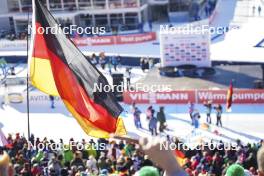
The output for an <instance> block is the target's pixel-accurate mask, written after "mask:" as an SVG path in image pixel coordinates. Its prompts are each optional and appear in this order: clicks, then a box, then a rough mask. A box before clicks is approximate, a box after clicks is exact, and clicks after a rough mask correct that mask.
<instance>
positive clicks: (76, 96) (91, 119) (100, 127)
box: [29, 0, 126, 138]
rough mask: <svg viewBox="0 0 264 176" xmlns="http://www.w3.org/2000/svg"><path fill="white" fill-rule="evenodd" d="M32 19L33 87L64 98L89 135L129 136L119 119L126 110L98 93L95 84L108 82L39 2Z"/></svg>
mask: <svg viewBox="0 0 264 176" xmlns="http://www.w3.org/2000/svg"><path fill="white" fill-rule="evenodd" d="M32 16H33V19H32V29H33V30H32V32H33V36H32V41H31V42H32V48H31V50H32V57H31V58H30V60H29V67H30V68H29V69H30V80H31V82H32V84H33V85H34V86H35V87H36V88H38V89H39V90H41V91H43V92H45V93H47V94H49V95H53V96H60V97H61V99H62V100H63V102H64V104H65V106H66V107H67V109H68V110H69V111H70V112H71V114H72V115H73V116H74V117H75V119H76V120H77V121H78V123H79V124H80V126H81V127H82V128H83V130H84V131H85V132H86V133H87V134H88V135H90V136H94V137H103V138H107V137H109V135H110V134H113V133H114V134H117V135H122V134H126V130H125V128H124V124H123V121H122V119H121V118H119V115H120V113H121V112H122V111H123V109H122V107H121V106H120V105H119V104H118V102H117V101H116V99H115V97H114V95H113V93H112V92H98V91H97V92H94V85H95V84H97V85H102V86H105V85H108V82H107V80H106V78H105V77H104V76H103V75H102V74H101V73H100V72H99V71H98V70H97V68H96V67H95V66H93V64H91V63H90V61H88V60H87V59H86V58H85V56H84V55H83V54H82V53H81V52H80V51H79V50H78V49H77V47H76V46H75V45H74V44H73V43H72V42H71V40H70V39H68V38H67V36H66V35H65V34H63V31H62V29H61V28H60V27H58V26H59V25H58V24H57V23H56V20H55V19H54V17H53V16H52V15H51V14H50V12H49V11H48V10H47V9H46V8H45V7H44V5H43V4H42V3H41V2H40V1H39V0H34V1H33V15H32ZM51 29H56V30H53V31H52V30H51ZM54 31H55V32H54Z"/></svg>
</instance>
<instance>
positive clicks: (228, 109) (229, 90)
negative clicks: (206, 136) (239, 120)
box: [226, 81, 233, 112]
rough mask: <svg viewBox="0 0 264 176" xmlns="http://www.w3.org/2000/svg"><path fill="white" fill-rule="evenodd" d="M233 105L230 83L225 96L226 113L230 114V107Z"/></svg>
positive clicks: (231, 84) (231, 83)
mask: <svg viewBox="0 0 264 176" xmlns="http://www.w3.org/2000/svg"><path fill="white" fill-rule="evenodd" d="M232 103H233V82H232V81H231V82H230V86H229V89H228V91H227V96H226V111H227V112H231V106H232Z"/></svg>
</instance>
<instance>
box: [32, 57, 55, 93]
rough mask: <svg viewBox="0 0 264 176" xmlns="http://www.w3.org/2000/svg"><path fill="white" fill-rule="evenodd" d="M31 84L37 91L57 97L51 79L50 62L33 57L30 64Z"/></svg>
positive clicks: (53, 82) (52, 79)
mask: <svg viewBox="0 0 264 176" xmlns="http://www.w3.org/2000/svg"><path fill="white" fill-rule="evenodd" d="M30 80H31V84H32V85H33V86H35V87H36V88H38V89H39V90H41V91H43V92H45V93H47V94H49V95H53V96H59V93H58V91H57V88H56V85H55V81H54V78H53V74H52V70H51V66H50V61H49V60H48V59H41V58H37V57H33V58H32V59H31V62H30Z"/></svg>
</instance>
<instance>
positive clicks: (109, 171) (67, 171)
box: [0, 134, 264, 176]
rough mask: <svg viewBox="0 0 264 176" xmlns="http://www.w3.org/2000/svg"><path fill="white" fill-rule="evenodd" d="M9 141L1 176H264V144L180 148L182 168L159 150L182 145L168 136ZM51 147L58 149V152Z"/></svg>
mask: <svg viewBox="0 0 264 176" xmlns="http://www.w3.org/2000/svg"><path fill="white" fill-rule="evenodd" d="M7 141H8V144H7V145H5V146H4V147H1V150H0V175H1V176H7V175H8V174H7V173H9V175H10V176H11V175H12V176H13V175H15V176H16V175H19V176H20V175H21V176H28V175H32V176H86V175H118V176H119V175H120V176H121V175H122V176H126V175H140V176H158V175H163V174H165V175H169V176H183V175H189V176H203V175H204V176H205V175H210V176H213V175H215V176H222V175H227V176H244V175H249V176H250V175H259V176H263V173H264V172H263V171H264V170H263V168H264V150H263V147H262V148H261V146H262V145H263V142H262V141H261V142H260V143H258V144H248V145H242V143H241V142H240V141H239V140H238V141H237V145H236V147H234V148H229V149H226V148H225V145H226V144H224V143H222V142H219V143H218V147H214V149H212V147H211V148H210V147H209V145H205V144H202V145H203V147H200V150H198V149H197V148H196V149H188V150H186V149H185V150H181V148H179V149H178V150H181V151H182V153H184V158H182V159H183V160H182V162H180V163H181V167H180V165H179V163H178V162H177V160H176V154H174V153H175V152H171V151H170V150H164V149H161V148H160V144H161V143H164V142H168V143H177V144H179V140H178V139H176V138H170V137H169V136H168V137H167V139H166V140H165V139H164V140H161V138H158V137H155V138H144V139H140V140H139V141H137V140H133V139H129V138H122V137H118V138H115V139H114V138H113V139H109V140H107V139H98V140H97V141H96V140H95V139H94V140H93V139H90V140H89V141H86V140H84V139H83V140H82V141H80V142H77V141H75V140H74V139H70V141H69V142H64V141H63V140H62V139H61V140H60V142H59V143H55V142H54V141H53V140H48V139H47V138H44V139H42V140H41V139H39V138H35V137H34V136H33V135H31V137H30V139H29V141H30V142H29V141H28V140H27V139H26V138H25V137H23V136H21V135H20V134H16V135H15V136H14V137H13V136H11V135H9V136H8V137H7ZM31 144H32V146H31ZM40 144H42V145H40ZM53 144H56V146H60V147H54V146H55V145H53ZM59 144H60V145H59ZM183 145H184V144H183ZM40 146H42V147H40ZM43 146H45V147H43ZM61 146H63V147H61ZM80 146H82V147H80ZM83 146H85V147H83ZM177 146H181V145H177ZM29 148H30V150H29ZM260 148H261V149H260ZM258 151H259V152H258ZM257 153H258V154H257ZM257 162H258V163H257Z"/></svg>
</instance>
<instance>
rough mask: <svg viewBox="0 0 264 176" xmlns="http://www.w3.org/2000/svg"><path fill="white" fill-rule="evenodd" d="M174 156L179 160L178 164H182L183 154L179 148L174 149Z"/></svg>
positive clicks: (183, 160)
mask: <svg viewBox="0 0 264 176" xmlns="http://www.w3.org/2000/svg"><path fill="white" fill-rule="evenodd" d="M174 154H175V157H176V159H177V161H178V162H179V164H180V166H183V165H184V164H185V163H184V162H185V154H184V153H183V152H182V151H181V150H178V149H176V150H174Z"/></svg>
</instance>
